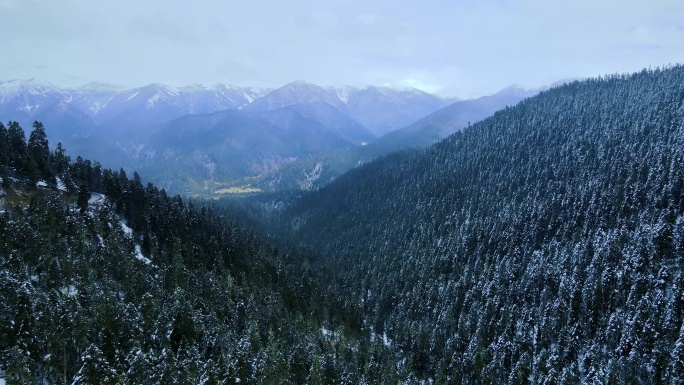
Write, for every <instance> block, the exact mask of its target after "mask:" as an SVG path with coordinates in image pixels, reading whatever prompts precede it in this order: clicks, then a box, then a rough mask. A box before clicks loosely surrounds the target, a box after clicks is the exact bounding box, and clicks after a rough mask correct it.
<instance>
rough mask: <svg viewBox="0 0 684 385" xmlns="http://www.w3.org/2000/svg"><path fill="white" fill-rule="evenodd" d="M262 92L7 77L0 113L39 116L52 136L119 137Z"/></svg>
mask: <svg viewBox="0 0 684 385" xmlns="http://www.w3.org/2000/svg"><path fill="white" fill-rule="evenodd" d="M267 92H268V90H265V89H260V88H240V87H233V86H226V85H223V84H216V85H212V86H203V85H191V86H187V87H180V88H176V87H170V86H167V85H163V84H149V85H147V86H143V87H138V88H132V89H125V88H121V87H117V86H113V85H109V84H103V83H90V84H87V85H84V86H82V87H79V88H60V87H57V86H54V85H52V84H49V83H41V82H37V81H35V80H33V79H32V80H10V81H5V82H0V116H2V119H3V120H16V121H18V122H20V123H21V124H22V125H23V126H26V127H30V125H31V123H32V122H33V121H34V120H44V121H45V122H46V123H47V124H46V126H48V128H49V130H50V131H51V132H49V134H50V137H51V139H53V140H54V139H56V140H68V139H73V138H74V137H83V136H87V135H91V134H103V135H105V136H117V135H119V136H120V135H121V134H125V133H128V132H131V131H137V130H140V129H144V128H147V127H150V126H153V125H157V124H161V123H165V122H168V121H170V120H173V119H175V118H178V117H180V116H183V115H187V114H198V113H211V112H216V111H223V110H230V109H238V108H240V107H242V106H244V105H247V104H249V103H251V102H253V101H254V100H256V99H258V98H260V97H262V96H264V95H265V94H266V93H267ZM55 143H56V142H55Z"/></svg>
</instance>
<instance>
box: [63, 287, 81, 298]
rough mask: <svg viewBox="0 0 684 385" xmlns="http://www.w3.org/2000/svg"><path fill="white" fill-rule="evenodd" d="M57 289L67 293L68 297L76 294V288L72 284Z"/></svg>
mask: <svg viewBox="0 0 684 385" xmlns="http://www.w3.org/2000/svg"><path fill="white" fill-rule="evenodd" d="M59 291H60V292H61V293H62V294H64V295H68V296H69V297H73V296H75V295H76V294H78V289H77V288H76V286H74V285H69V286H68V287H63V288H61V289H59Z"/></svg>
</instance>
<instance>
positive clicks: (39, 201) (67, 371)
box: [0, 122, 394, 384]
mask: <svg viewBox="0 0 684 385" xmlns="http://www.w3.org/2000/svg"><path fill="white" fill-rule="evenodd" d="M0 175H1V177H2V189H1V190H0V201H1V203H2V211H1V212H0V381H2V380H3V379H4V381H6V382H7V383H8V384H28V383H41V384H114V383H116V384H123V383H127V384H173V383H183V384H186V383H190V384H219V383H221V384H233V383H247V384H250V383H254V384H256V383H259V384H283V383H312V384H314V383H340V382H342V381H343V380H344V381H346V382H348V383H359V382H361V381H364V378H371V377H369V376H377V375H378V372H377V371H376V370H373V367H374V365H377V363H378V362H386V363H389V365H391V364H392V362H393V359H390V358H382V357H391V356H388V355H387V351H386V349H385V347H384V346H383V345H382V344H379V343H378V344H375V345H373V344H369V338H368V336H367V333H366V332H362V331H361V330H362V328H363V325H361V322H360V321H361V315H360V308H359V307H358V306H357V305H356V304H354V303H352V302H351V301H347V300H345V299H344V297H342V296H341V295H340V294H339V290H337V289H336V287H335V284H334V279H331V274H330V273H329V272H328V271H327V270H325V269H323V268H322V267H321V265H320V263H319V262H318V261H317V259H316V258H315V256H311V255H308V254H306V253H300V252H297V251H292V250H290V251H283V250H278V249H277V248H274V247H272V246H270V245H268V244H267V243H265V242H264V241H262V240H260V239H259V238H258V237H257V236H255V235H254V234H252V233H250V232H249V231H245V230H242V229H240V228H238V227H236V226H234V225H232V224H230V223H228V222H226V221H225V220H223V219H222V218H220V217H218V216H216V215H214V214H212V213H211V212H210V211H209V210H208V209H206V208H203V207H200V206H198V205H197V204H193V203H192V202H187V201H184V200H183V199H181V198H180V197H178V196H176V197H171V196H168V195H166V193H165V192H164V191H163V190H158V189H157V188H156V187H154V186H152V185H149V184H148V185H147V186H143V185H142V183H141V182H140V178H139V177H138V175H137V174H134V175H133V178H128V177H127V175H126V174H125V173H124V172H123V171H118V172H116V171H111V170H106V169H102V167H101V166H100V165H99V164H98V163H92V162H90V161H87V160H83V159H81V158H78V159H76V161H75V162H71V161H70V159H69V158H67V157H65V156H64V152H63V149H62V148H61V146H58V147H57V150H56V151H53V152H51V151H50V150H49V147H48V142H47V138H46V136H45V130H44V128H43V126H42V124H40V123H36V124H35V125H34V129H33V130H32V132H31V134H30V137H29V140H28V143H27V142H26V139H25V133H24V131H23V129H22V128H21V127H20V126H19V124H17V123H16V122H10V123H9V125H8V127H5V126H4V125H2V124H0ZM371 353H372V354H373V355H372V356H371V355H370V354H371ZM381 359H384V361H381ZM389 367H390V369H391V366H389ZM390 373H391V370H390ZM393 375H394V374H393Z"/></svg>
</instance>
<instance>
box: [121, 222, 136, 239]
mask: <svg viewBox="0 0 684 385" xmlns="http://www.w3.org/2000/svg"><path fill="white" fill-rule="evenodd" d="M120 223H121V230H123V232H124V233H125V234H126V235H128V236H129V237H132V236H133V229H132V228H130V227H128V226H127V225H126V223H124V221H121V222H120Z"/></svg>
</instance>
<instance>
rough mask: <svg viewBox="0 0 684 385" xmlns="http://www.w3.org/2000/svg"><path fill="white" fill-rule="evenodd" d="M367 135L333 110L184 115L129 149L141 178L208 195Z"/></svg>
mask: <svg viewBox="0 0 684 385" xmlns="http://www.w3.org/2000/svg"><path fill="white" fill-rule="evenodd" d="M371 137H372V135H371V134H370V133H369V132H368V131H367V130H366V129H365V128H364V127H363V126H361V125H360V124H358V123H357V122H355V121H353V120H352V119H350V118H349V117H348V116H347V115H345V114H343V113H341V112H339V110H337V109H336V108H334V107H332V106H329V105H327V104H306V105H295V106H288V107H285V108H281V109H277V110H270V111H246V110H233V111H223V112H217V113H213V114H198V115H186V116H184V117H181V118H179V119H176V120H174V121H171V122H169V123H166V124H164V125H162V126H159V127H158V128H156V129H154V131H153V132H151V133H150V134H149V136H147V137H143V138H140V139H139V140H138V141H137V142H136V143H135V144H134V145H133V146H132V147H130V148H129V149H128V151H129V154H130V156H131V163H132V165H133V166H134V167H135V168H136V169H138V170H139V171H140V173H141V175H143V176H146V177H148V176H149V177H150V178H152V179H153V180H154V181H155V182H156V183H158V184H160V185H162V186H164V187H165V188H169V189H171V190H173V191H184V192H188V193H196V192H198V191H202V190H201V189H206V192H207V193H209V194H212V193H214V192H215V191H218V190H220V189H222V188H229V187H239V186H244V185H247V184H250V181H251V180H253V179H254V178H256V177H262V176H264V175H268V174H271V173H273V172H275V171H277V170H279V169H280V168H281V167H282V166H283V165H285V164H288V163H291V162H293V161H295V160H296V159H298V158H301V157H305V156H308V155H311V154H314V153H320V152H326V151H332V150H339V149H344V148H350V147H353V146H357V145H359V144H360V143H361V142H362V141H364V140H370V138H371ZM196 183H200V184H202V183H203V186H202V185H200V186H196V185H193V184H196Z"/></svg>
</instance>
